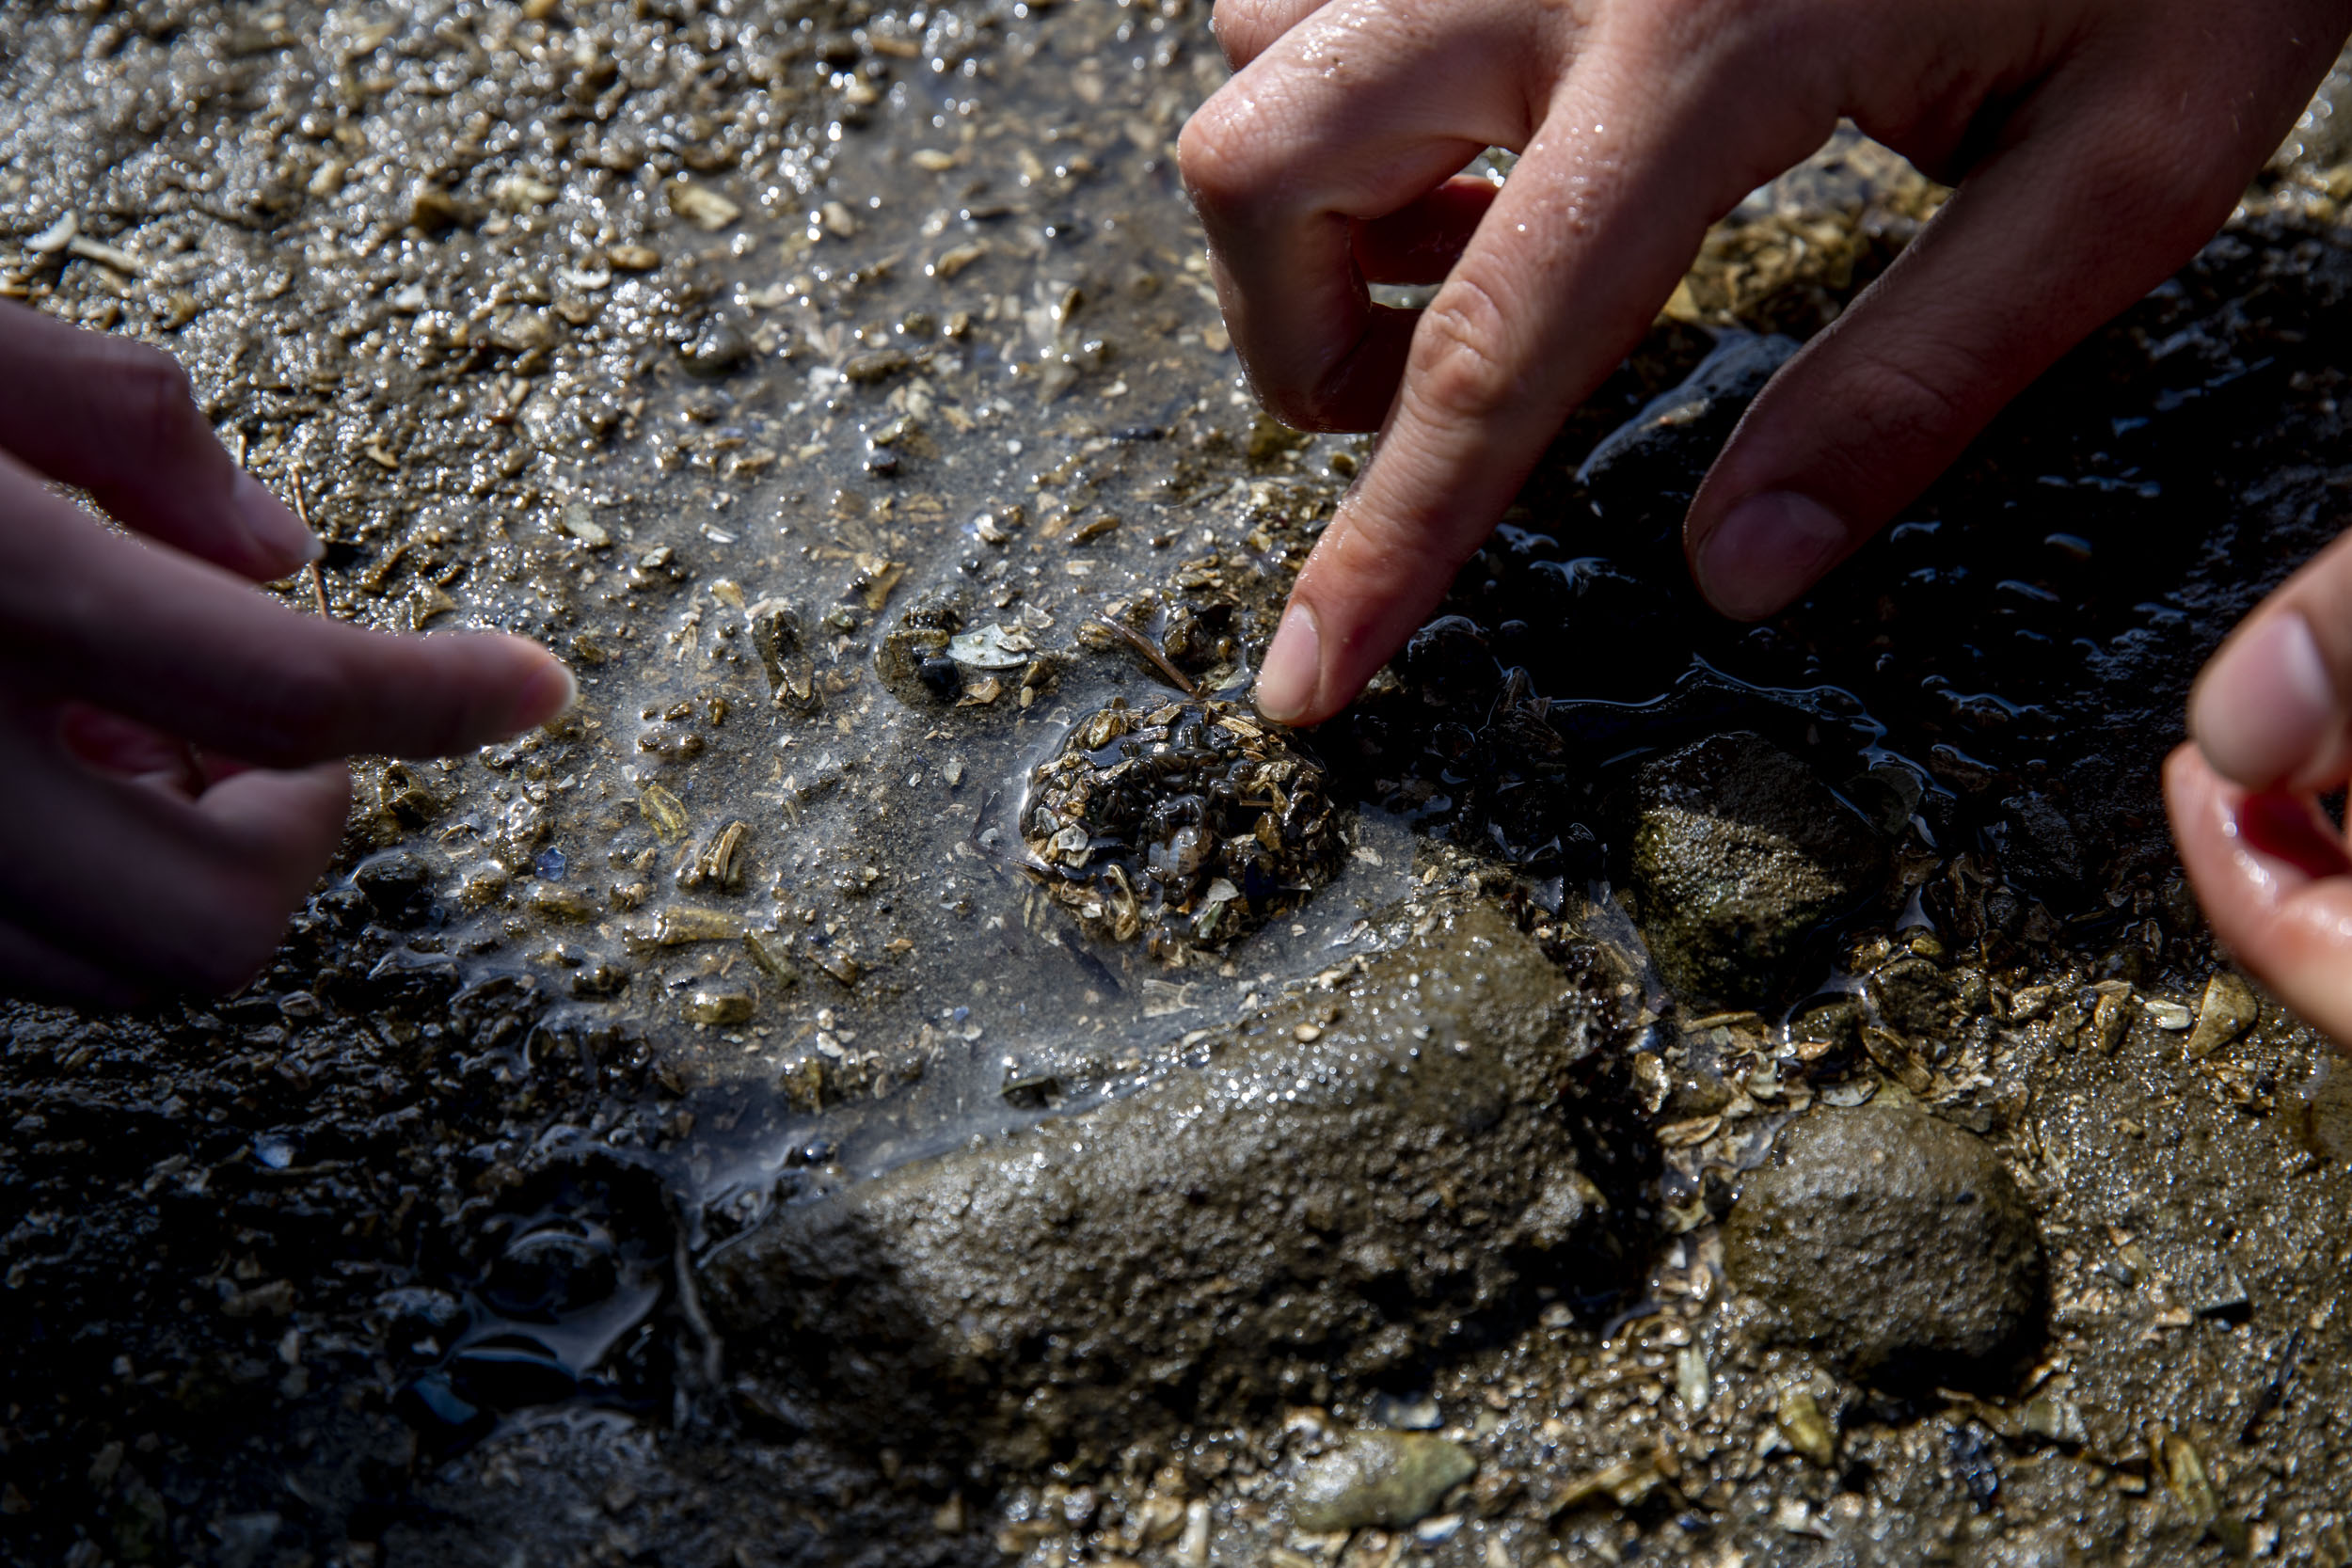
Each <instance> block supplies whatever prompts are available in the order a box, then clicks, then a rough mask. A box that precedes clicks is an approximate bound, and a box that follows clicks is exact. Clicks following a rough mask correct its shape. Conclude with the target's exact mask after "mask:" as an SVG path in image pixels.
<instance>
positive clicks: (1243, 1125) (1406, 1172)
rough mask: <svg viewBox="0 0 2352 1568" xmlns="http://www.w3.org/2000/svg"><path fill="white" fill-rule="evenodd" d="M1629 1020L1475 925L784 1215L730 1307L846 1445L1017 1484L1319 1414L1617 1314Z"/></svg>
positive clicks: (726, 1317)
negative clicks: (1598, 1122) (1621, 1070)
mask: <svg viewBox="0 0 2352 1568" xmlns="http://www.w3.org/2000/svg"><path fill="white" fill-rule="evenodd" d="M1615 1008H1616V998H1615V997H1614V996H1613V994H1608V993H1605V992H1597V991H1596V990H1593V989H1591V988H1590V987H1589V986H1579V985H1578V984H1577V983H1575V982H1574V981H1573V980H1572V979H1571V978H1570V977H1568V976H1565V975H1564V974H1562V973H1561V971H1560V970H1559V969H1558V968H1557V967H1556V966H1555V965H1554V964H1553V963H1552V962H1551V961H1550V960H1549V959H1548V958H1546V957H1545V956H1544V954H1543V953H1542V952H1541V951H1540V950H1539V949H1538V947H1537V946H1536V945H1535V944H1534V942H1531V941H1530V940H1529V939H1528V938H1527V937H1525V936H1523V935H1522V934H1520V933H1519V932H1518V930H1516V929H1515V928H1513V927H1511V926H1510V925H1509V924H1508V923H1507V922H1505V921H1502V920H1501V919H1498V918H1497V917H1496V916H1494V915H1493V914H1491V913H1488V912H1486V911H1478V910H1474V909H1473V910H1466V911H1461V912H1460V913H1459V914H1457V915H1455V916H1454V917H1452V918H1450V919H1447V920H1445V921H1444V922H1442V923H1441V924H1440V926H1439V927H1438V928H1437V929H1433V930H1432V931H1430V932H1429V933H1428V934H1427V935H1426V936H1423V937H1422V938H1419V939H1416V940H1414V941H1412V942H1407V943H1406V945H1405V946H1404V947H1402V948H1401V949H1399V950H1398V951H1397V952H1395V953H1392V954H1389V955H1386V956H1384V957H1382V958H1378V959H1376V960H1375V961H1374V962H1373V963H1372V964H1371V965H1369V966H1368V967H1367V968H1366V970H1365V971H1364V973H1363V974H1361V975H1360V976H1359V977H1358V978H1357V979H1356V980H1355V981H1354V982H1353V983H1351V984H1349V985H1348V986H1346V987H1344V988H1342V989H1338V990H1334V991H1333V992H1332V993H1331V995H1330V998H1329V1000H1328V1001H1327V1002H1322V1003H1317V1004H1313V1005H1311V1006H1307V1007H1304V1008H1297V1009H1291V1010H1285V1011H1278V1012H1276V1013H1275V1014H1273V1015H1271V1016H1269V1018H1268V1019H1267V1020H1266V1021H1265V1022H1264V1024H1263V1026H1262V1027H1259V1028H1255V1029H1252V1030H1251V1031H1249V1032H1248V1033H1247V1034H1245V1035H1243V1036H1241V1037H1235V1038H1232V1039H1229V1040H1226V1041H1222V1042H1219V1043H1218V1044H1217V1045H1216V1046H1214V1047H1212V1051H1213V1054H1212V1056H1211V1059H1210V1060H1209V1062H1208V1063H1207V1065H1205V1066H1203V1067H1201V1068H1200V1069H1195V1070H1190V1071H1185V1072H1181V1073H1179V1074H1177V1075H1175V1076H1174V1077H1172V1078H1170V1079H1168V1080H1167V1081H1166V1082H1163V1083H1161V1084H1158V1085H1153V1086H1152V1087H1151V1088H1148V1089H1145V1090H1142V1091H1141V1092H1139V1093H1137V1094H1136V1095H1134V1096H1132V1097H1130V1098H1128V1099H1124V1100H1120V1101H1114V1102H1113V1103H1111V1104H1108V1105H1105V1106H1104V1107H1102V1108H1100V1109H1098V1110H1095V1111H1093V1112H1091V1113H1089V1114H1088V1115H1087V1116H1085V1117H1075V1118H1071V1119H1068V1120H1065V1121H1057V1122H1048V1123H1046V1124H1044V1125H1041V1126H1040V1127H1037V1128H1034V1129H1031V1130H1029V1131H1027V1132H1022V1133H1019V1134H1017V1135H1014V1136H1010V1137H1008V1138H1006V1139H1004V1140H1002V1141H1001V1142H997V1143H993V1144H992V1145H990V1146H989V1147H986V1148H977V1149H973V1150H970V1151H967V1152H961V1153H957V1154H952V1155H946V1156H943V1157H941V1158H939V1159H936V1160H932V1161H928V1162H923V1163H919V1164H913V1165H908V1166H905V1167H903V1168H901V1169H899V1170H897V1171H894V1172H892V1173H890V1174H889V1175H887V1176H883V1177H881V1178H878V1179H876V1180H870V1181H866V1182H862V1183H859V1184H857V1185H855V1186H852V1187H850V1188H848V1189H847V1190H845V1191H842V1192H840V1193H838V1194H834V1195H833V1196H827V1197H823V1198H820V1199H817V1200H815V1201H811V1202H808V1203H804V1204H802V1205H799V1206H796V1207H793V1208H789V1209H787V1210H785V1211H783V1212H780V1213H778V1214H777V1215H776V1216H775V1217H774V1218H773V1219H771V1220H770V1221H769V1222H768V1223H767V1224H766V1225H765V1226H763V1227H761V1228H760V1229H759V1230H757V1231H755V1232H754V1233H753V1234H751V1235H749V1236H747V1237H745V1238H743V1239H741V1240H739V1241H738V1242H737V1243H734V1244H733V1245H731V1246H729V1247H728V1248H726V1249H724V1250H723V1251H722V1252H720V1253H719V1254H718V1255H717V1257H716V1258H714V1259H712V1261H711V1262H710V1263H709V1264H708V1265H707V1267H706V1268H705V1270H704V1273H703V1289H704V1291H705V1299H706V1302H707V1309H708V1310H709V1312H710V1314H711V1317H712V1320H713V1322H714V1323H717V1324H718V1325H719V1326H720V1328H721V1330H722V1332H723V1333H724V1334H725V1335H726V1337H727V1338H728V1341H729V1343H730V1346H731V1347H732V1348H733V1350H734V1351H735V1352H736V1353H737V1354H740V1355H742V1356H745V1357H747V1358H749V1359H750V1360H751V1361H753V1362H754V1363H755V1365H758V1366H760V1367H762V1368H763V1369H765V1370H768V1371H769V1372H770V1374H771V1375H772V1376H774V1377H775V1378H777V1379H778V1380H780V1381H781V1382H782V1383H783V1384H784V1385H785V1386H787V1387H788V1388H790V1389H791V1390H792V1391H793V1393H794V1396H795V1398H796V1399H797V1400H799V1401H800V1402H801V1403H802V1404H803V1406H804V1407H805V1408H806V1409H807V1410H808V1411H809V1412H810V1419H811V1420H813V1421H816V1422H818V1423H821V1424H822V1425H823V1426H825V1427H826V1428H828V1429H831V1430H834V1431H835V1432H836V1433H837V1434H841V1435H849V1436H852V1437H858V1438H864V1439H872V1440H878V1441H882V1442H888V1443H894V1444H903V1443H904V1442H906V1441H909V1440H911V1439H913V1438H916V1437H920V1436H922V1435H924V1434H925V1433H930V1434H933V1435H932V1439H931V1440H933V1441H936V1440H937V1434H938V1433H943V1432H953V1433H958V1434H959V1436H958V1441H960V1442H963V1443H969V1444H970V1445H972V1447H973V1449H974V1451H975V1454H976V1456H977V1455H979V1454H986V1455H990V1456H993V1462H994V1463H1000V1464H1001V1463H1004V1462H1005V1460H1006V1459H1007V1458H1008V1457H1017V1456H1021V1455H1028V1456H1029V1457H1030V1458H1032V1459H1034V1460H1041V1459H1042V1458H1044V1457H1045V1456H1046V1455H1047V1454H1065V1455H1072V1454H1074V1455H1077V1456H1081V1457H1082V1459H1083V1461H1084V1462H1085V1463H1087V1464H1090V1465H1091V1464H1099V1463H1103V1462H1104V1461H1106V1460H1107V1459H1108V1458H1109V1457H1110V1456H1112V1455H1113V1454H1115V1453H1116V1452H1117V1451H1118V1450H1119V1449H1120V1448H1121V1447H1123V1446H1124V1445H1125V1444H1127V1443H1130V1442H1136V1441H1151V1440H1152V1439H1155V1438H1164V1437H1165V1436H1167V1435H1168V1434H1169V1433H1172V1432H1174V1431H1175V1430H1178V1429H1180V1428H1183V1427H1186V1426H1190V1425H1194V1424H1198V1423H1216V1422H1227V1421H1232V1420H1235V1419H1239V1418H1244V1417H1245V1416H1247V1415H1248V1413H1251V1412H1253V1411H1257V1412H1263V1411H1265V1410H1269V1409H1272V1408H1273V1407H1274V1406H1275V1404H1276V1403H1277V1402H1293V1403H1298V1402H1315V1403H1321V1402H1327V1401H1328V1400H1330V1399H1332V1398H1333V1397H1335V1395H1338V1394H1342V1393H1344V1392H1345V1391H1347V1390H1348V1389H1350V1388H1358V1387H1364V1386H1370V1385H1372V1384H1373V1383H1374V1382H1375V1380H1377V1379H1378V1378H1380V1377H1381V1376H1383V1375H1384V1374H1387V1373H1390V1372H1392V1371H1394V1370H1398V1369H1400V1368H1403V1367H1407V1366H1410V1365H1414V1364H1417V1363H1418V1362H1419V1361H1421V1360H1422V1358H1425V1357H1427V1356H1430V1355H1433V1354H1442V1353H1443V1351H1444V1349H1445V1347H1446V1346H1447V1345H1448V1344H1449V1343H1450V1342H1451V1341H1453V1340H1454V1339H1455V1338H1457V1337H1459V1336H1462V1335H1465V1334H1469V1333H1471V1332H1473V1328H1472V1325H1474V1324H1476V1323H1479V1322H1481V1321H1482V1320H1492V1321H1495V1322H1497V1323H1507V1322H1508V1321H1509V1320H1510V1318H1511V1317H1512V1316H1513V1315H1514V1314H1515V1313H1519V1312H1524V1311H1526V1310H1527V1309H1528V1303H1529V1302H1531V1301H1532V1299H1533V1298H1532V1296H1530V1295H1529V1293H1528V1292H1529V1291H1531V1290H1532V1288H1533V1286H1534V1283H1535V1281H1537V1280H1539V1279H1540V1280H1543V1281H1546V1282H1548V1283H1552V1284H1555V1285H1556V1284H1561V1283H1566V1284H1570V1285H1573V1286H1577V1287H1581V1289H1583V1290H1585V1291H1594V1290H1597V1289H1605V1288H1606V1282H1607V1279H1608V1277H1609V1271H1610V1269H1611V1268H1612V1267H1613V1261H1612V1254H1613V1250H1614V1249H1613V1241H1612V1237H1611V1233H1610V1229H1609V1227H1610V1223H1611V1218H1612V1217H1611V1215H1610V1214H1609V1212H1608V1204H1607V1203H1606V1201H1605V1199H1604V1198H1603V1196H1602V1194H1601V1193H1600V1191H1599V1190H1598V1189H1597V1187H1596V1186H1595V1184H1594V1182H1593V1180H1591V1178H1590V1177H1588V1176H1586V1175H1584V1174H1582V1173H1581V1171H1580V1169H1579V1154H1578V1147H1579V1141H1580V1137H1581V1135H1582V1134H1583V1132H1585V1130H1586V1124H1588V1123H1589V1122H1590V1121H1591V1120H1592V1119H1593V1118H1594V1111H1593V1107H1591V1106H1588V1105H1586V1104H1585V1103H1584V1102H1583V1101H1584V1097H1583V1096H1582V1094H1581V1092H1580V1091H1581V1085H1582V1084H1584V1083H1585V1082H1586V1080H1587V1079H1588V1077H1589V1075H1590V1071H1591V1069H1592V1067H1593V1065H1594V1064H1593V1063H1592V1061H1591V1060H1590V1059H1591V1058H1592V1057H1593V1056H1594V1055H1595V1054H1596V1053H1600V1052H1604V1051H1606V1050H1607V1049H1608V1048H1609V1046H1610V1044H1611V1042H1612V1040H1613V1037H1614V1034H1615V1030H1616V1022H1615ZM975 1462H976V1463H977V1462H979V1461H978V1460H977V1457H976V1461H975Z"/></svg>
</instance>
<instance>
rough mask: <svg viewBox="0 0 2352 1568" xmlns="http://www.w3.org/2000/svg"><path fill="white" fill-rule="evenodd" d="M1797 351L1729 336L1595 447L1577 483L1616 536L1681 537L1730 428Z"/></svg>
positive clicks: (1788, 343)
mask: <svg viewBox="0 0 2352 1568" xmlns="http://www.w3.org/2000/svg"><path fill="white" fill-rule="evenodd" d="M1796 352H1797V343H1796V341H1795V340H1794V339H1791V338H1783V337H1778V336H1774V337H1769V338H1759V337H1757V336H1756V335H1755V334H1753V333H1748V332H1726V333H1724V335H1723V338H1722V340H1721V341H1719V342H1718V343H1717V344H1716V346H1715V350H1714V352H1713V353H1711V354H1709V355H1708V356H1707V357H1706V358H1705V359H1703V360H1701V361H1700V362H1699V366H1698V368H1697V369H1696V370H1694V371H1692V372H1691V374H1690V377H1689V378H1688V379H1687V380H1685V381H1684V382H1683V383H1682V385H1681V386H1679V387H1677V388H1675V389H1674V390H1673V391H1671V392H1667V393H1665V394H1664V395H1663V396H1661V397H1659V398H1657V399H1655V400H1653V401H1652V402H1651V403H1650V404H1649V406H1648V407H1646V408H1645V409H1643V410H1642V411H1641V413H1640V414H1638V415H1636V416H1635V417H1634V418H1633V419H1632V420H1629V422H1628V423H1626V424H1625V425H1623V426H1621V427H1620V428H1619V429H1618V430H1617V431H1616V433H1615V434H1614V435H1613V436H1609V437H1608V438H1607V439H1606V440H1604V441H1602V442H1601V443H1600V445H1598V446H1597V447H1595V448H1594V449H1593V454H1592V455H1591V456H1590V457H1588V458H1586V459H1585V460H1584V467H1582V468H1581V469H1580V470H1579V471H1578V474H1577V477H1578V478H1579V479H1581V481H1583V483H1584V488H1585V490H1586V491H1587V492H1588V493H1589V494H1590V495H1591V497H1592V500H1593V509H1594V510H1595V511H1596V512H1597V513H1599V514H1600V515H1601V516H1602V517H1603V518H1604V519H1606V520H1607V521H1608V523H1609V524H1610V527H1611V530H1612V531H1613V532H1620V533H1622V532H1625V531H1630V532H1631V533H1632V535H1633V536H1634V537H1636V538H1640V539H1645V540H1649V539H1659V538H1664V537H1667V536H1668V535H1670V534H1672V533H1674V532H1676V531H1678V530H1680V528H1681V527H1682V519H1683V516H1684V515H1685V514H1686V513H1688V512H1689V511H1690V509H1691V498H1692V496H1694V495H1696V494H1697V493H1698V485H1699V481H1700V479H1701V478H1703V477H1704V476H1705V475H1706V473H1707V468H1708V464H1710V463H1712V462H1713V461H1714V460H1715V453H1716V452H1717V451H1719V450H1721V448H1722V447H1723V444H1724V441H1725V440H1726V439H1727V438H1728V437H1729V436H1730V435H1731V428H1732V426H1734V425H1736V424H1738V423H1739V422H1740V415H1741V414H1743V413H1745V412H1747V407H1748V404H1750V403H1752V402H1754V401H1755V398H1756V393H1758V392H1760V391H1762V390H1763V389H1764V384H1765V383H1766V382H1767V381H1770V380H1771V379H1772V372H1775V371H1777V370H1779V369H1780V367H1781V366H1783V365H1785V364H1787V363H1788V357H1789V356H1790V355H1793V354H1795V353H1796Z"/></svg>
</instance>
